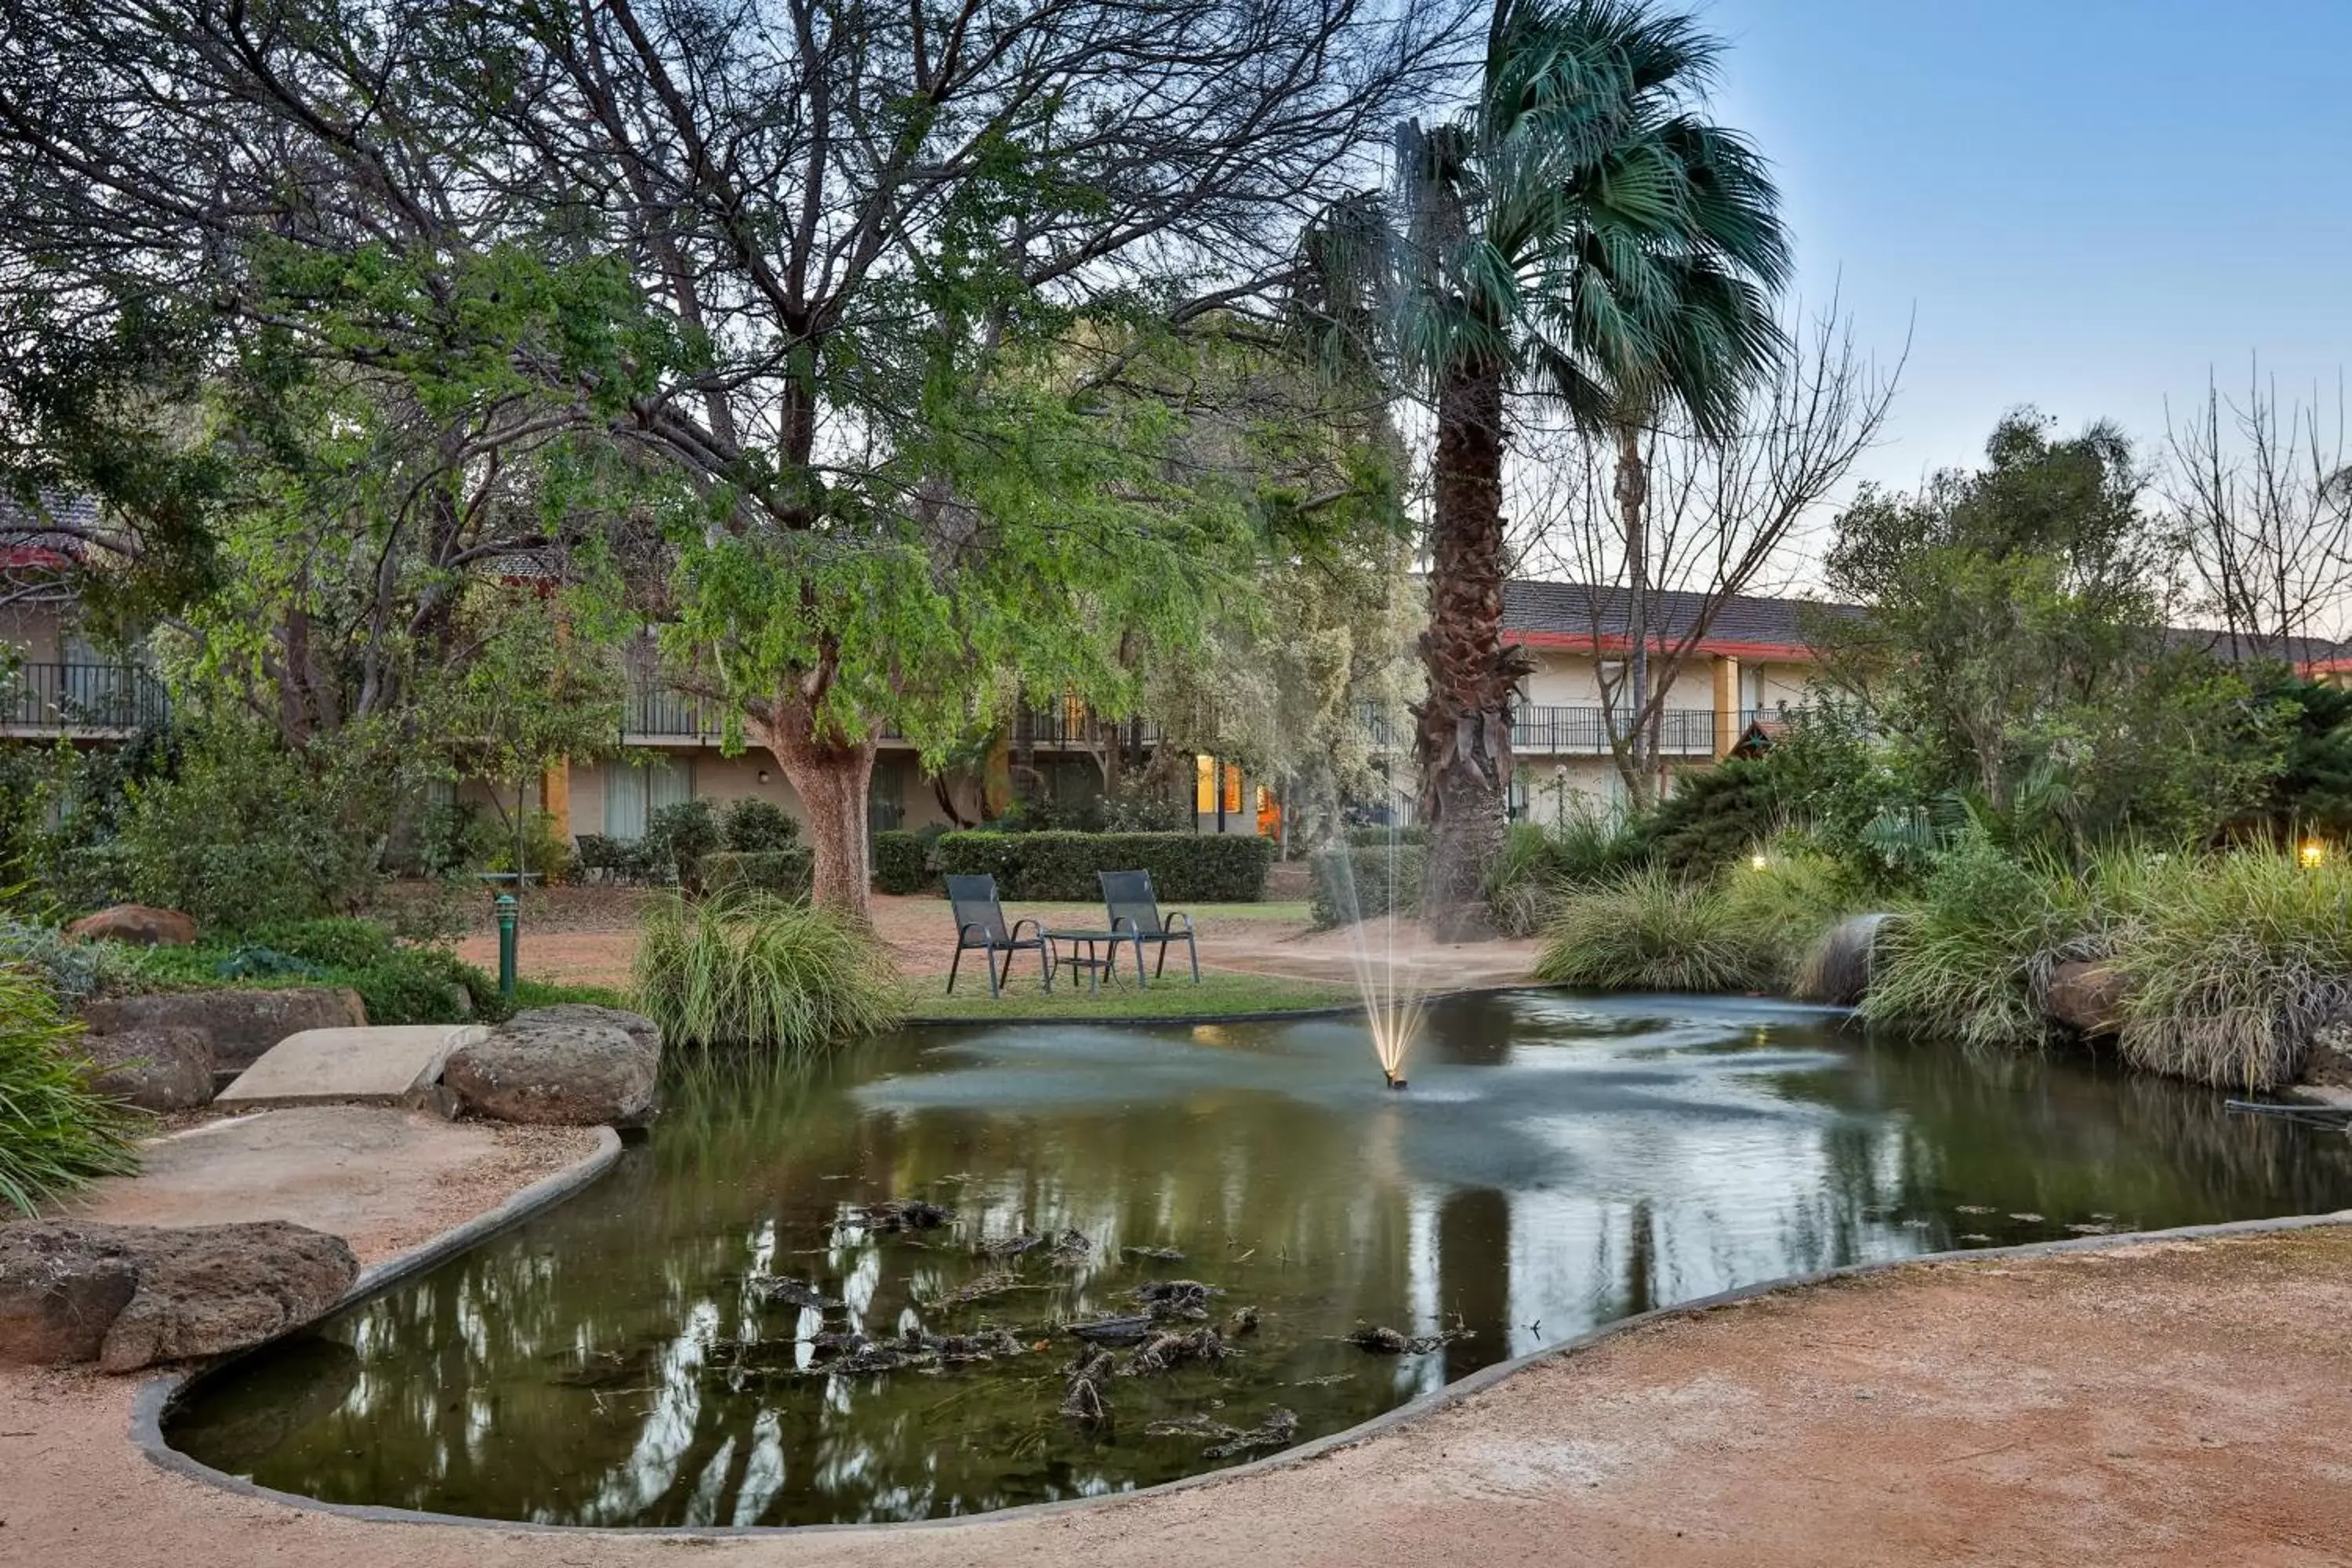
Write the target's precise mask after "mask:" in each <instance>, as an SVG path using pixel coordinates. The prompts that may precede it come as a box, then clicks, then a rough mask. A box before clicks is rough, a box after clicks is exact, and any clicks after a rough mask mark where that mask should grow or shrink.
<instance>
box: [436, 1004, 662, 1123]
mask: <svg viewBox="0 0 2352 1568" xmlns="http://www.w3.org/2000/svg"><path fill="white" fill-rule="evenodd" d="M660 1070H661V1030H660V1029H658V1028H656V1026H654V1023H653V1020H651V1019H650V1018H644V1017H640V1016H638V1015H636V1014H635V1013H624V1012H621V1011H620V1010H619V1009H617V1008H613V1007H592V1006H589V1005H585V1004H582V1003H567V1004H565V1005H562V1006H560V1007H541V1008H538V1009H535V1010H534V1011H531V1012H529V1013H518V1014H516V1015H515V1016H513V1017H512V1018H509V1020H507V1022H506V1023H504V1024H502V1025H500V1026H499V1027H498V1028H496V1029H494V1030H492V1031H491V1032H490V1035H489V1037H488V1038H486V1039H482V1040H478V1041H476V1042H475V1043H473V1044H471V1045H466V1046H460V1047H457V1049H456V1050H454V1051H452V1052H450V1053H449V1059H448V1061H447V1063H446V1065H444V1066H443V1068H442V1069H441V1081H442V1082H443V1083H444V1084H446V1086H448V1088H449V1089H452V1090H454V1091H455V1092H456V1094H457V1104H458V1106H459V1108H460V1109H461V1110H466V1111H468V1112H470V1113H472V1114H474V1115H476V1116H487V1117H489V1118H491V1119H493V1120H495V1121H531V1122H548V1123H554V1124H558V1125H563V1126H575V1127H577V1126H593V1125H594V1124H596V1123H599V1122H607V1123H610V1124H612V1125H614V1126H617V1127H632V1126H636V1125H638V1124H640V1123H642V1122H643V1121H645V1120H646V1118H647V1117H648V1116H650V1115H651V1114H652V1113H653V1107H654V1083H655V1079H656V1078H657V1077H658V1076H659V1073H660Z"/></svg>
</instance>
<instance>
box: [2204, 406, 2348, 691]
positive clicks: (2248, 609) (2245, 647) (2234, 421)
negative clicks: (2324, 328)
mask: <svg viewBox="0 0 2352 1568" xmlns="http://www.w3.org/2000/svg"><path fill="white" fill-rule="evenodd" d="M2158 488H2159V490H2160V492H2161V494H2162V495H2163V497H2164V499H2165V501H2166V504H2167V506H2168V510H2170V512H2171V514H2172V517H2173V521H2175V523H2176V525H2177V526H2178V528H2179V535H2180V541H2181V543H2182V545H2183V547H2184V552H2185V554H2186V557H2187V560H2188V563H2189V571H2190V573H2191V574H2192V576H2193V579H2194V580H2193V583H2192V584H2191V591H2192V592H2193V593H2194V595H2196V600H2195V602H2194V603H2193V604H2192V605H2191V608H2193V609H2195V610H2197V611H2200V612H2201V613H2203V614H2205V615H2208V616H2212V617H2213V618H2215V619H2216V620H2218V621H2219V622H2220V623H2221V630H2222V632H2223V633H2224V635H2226V636H2227V637H2229V639H2230V642H2231V653H2232V654H2233V655H2234V656H2240V657H2243V656H2247V655H2255V656H2260V655H2271V654H2275V655H2277V656H2280V657H2291V646H2292V645H2291V644H2290V643H2289V641H2288V639H2290V638H2297V637H2324V638H2328V639H2334V638H2336V637H2339V636H2340V635H2341V634H2342V633H2343V631H2344V629H2345V626H2346V610H2347V605H2346V597H2347V593H2352V449H2347V446H2346V440H2345V399H2344V390H2343V387H2342V385H2341V384H2338V386H2337V388H2336V400H2335V408H2334V412H2333V415H2332V416H2330V414H2329V411H2328V409H2327V407H2326V405H2325V404H2324V403H2323V402H2322V401H2321V399H2320V397H2319V396H2318V395H2317V393H2316V391H2315V393H2314V395H2313V397H2312V400H2311V402H2310V403H2309V404H2308V405H2305V404H2302V403H2286V404H2283V403H2281V401H2280V399H2279V395H2278V388H2277V385H2276V384H2275V383H2272V382H2265V381H2264V380H2263V377H2262V374H2261V372H2260V370H2259V368H2257V369H2256V370H2255V371H2254V372H2253V374H2252V376H2251V377H2250V382H2249V385H2248V388H2247V392H2246V397H2245V401H2244V402H2242V403H2241V402H2238V401H2237V400H2235V399H2233V398H2225V397H2223V396H2222V395H2221V391H2220V389H2219V388H2218V387H2216V386H2212V385H2210V384H2209V385H2208V386H2207V388H2206V392H2205V401H2204V403H2203V405H2201V406H2200V407H2199V408H2198V409H2197V410H2196V411H2195V413H2194V414H2193V416H2191V417H2190V418H2189V420H2188V421H2187V422H2186V423H2185V424H2179V425H2176V424H2174V423H2173V422H2172V421H2171V419H2170V418H2169V417H2168V418H2167V420H2166V424H2165V451H2164V457H2163V459H2162V463H2161V466H2160V468H2159V476H2158Z"/></svg>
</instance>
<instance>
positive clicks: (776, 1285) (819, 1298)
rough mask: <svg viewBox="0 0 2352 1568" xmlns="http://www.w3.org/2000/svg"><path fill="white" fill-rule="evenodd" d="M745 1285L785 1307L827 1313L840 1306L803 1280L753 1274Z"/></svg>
mask: <svg viewBox="0 0 2352 1568" xmlns="http://www.w3.org/2000/svg"><path fill="white" fill-rule="evenodd" d="M747 1283H748V1284H750V1286H751V1289H754V1290H756V1291H758V1292H759V1293H760V1294H761V1296H763V1297H765V1298H766V1299H767V1300H771V1301H777V1302H781V1303H782V1304H783V1305H784V1306H787V1307H805V1308H808V1309H810V1310H814V1311H818V1312H829V1311H831V1310H833V1309H835V1307H838V1306H840V1305H841V1303H840V1302H838V1301H836V1300H834V1299H833V1298H832V1297H830V1296H827V1295H825V1294H824V1292H823V1291H821V1290H819V1289H817V1288H816V1287H815V1286H814V1285H812V1284H810V1283H809V1282H808V1281H807V1280H805V1279H787V1278H785V1277H783V1276H782V1275H776V1274H754V1275H752V1276H751V1279H749V1280H748V1281H747Z"/></svg>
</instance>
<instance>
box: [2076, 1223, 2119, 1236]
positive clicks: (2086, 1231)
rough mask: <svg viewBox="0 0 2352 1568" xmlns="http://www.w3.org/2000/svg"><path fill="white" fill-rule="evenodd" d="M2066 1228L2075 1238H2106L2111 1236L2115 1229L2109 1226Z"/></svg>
mask: <svg viewBox="0 0 2352 1568" xmlns="http://www.w3.org/2000/svg"><path fill="white" fill-rule="evenodd" d="M2066 1228H2067V1229H2068V1230H2071V1231H2073V1232H2074V1234H2075V1235H2076V1236H2107V1235H2111V1234H2113V1232H2114V1230H2115V1228H2116V1227H2115V1226H2111V1225H2070V1226H2067V1227H2066Z"/></svg>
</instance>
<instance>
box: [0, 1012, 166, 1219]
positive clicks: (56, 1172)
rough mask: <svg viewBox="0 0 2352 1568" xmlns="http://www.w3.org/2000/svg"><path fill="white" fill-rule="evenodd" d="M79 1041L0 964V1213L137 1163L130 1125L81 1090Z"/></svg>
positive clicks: (26, 1208) (27, 1209) (85, 1070)
mask: <svg viewBox="0 0 2352 1568" xmlns="http://www.w3.org/2000/svg"><path fill="white" fill-rule="evenodd" d="M79 1037H80V1031H79V1029H78V1028H76V1027H75V1026H73V1025H72V1024H70V1023H68V1022H67V1021H66V1019H65V1018H64V1017H63V1016H61V1015H60V1014H59V1013H58V1008H57V1004H56V1003H55V1002H54V1001H52V1000H51V999H50V997H49V994H48V992H47V990H46V989H44V988H43V986H42V985H41V984H39V983H38V982H37V981H36V980H35V979H34V978H33V977H32V976H31V975H30V974H28V973H26V972H25V971H23V970H21V969H16V968H10V967H7V966H5V965H0V1207H5V1208H13V1209H16V1210H18V1211H20V1212H22V1213H25V1214H30V1213H32V1212H33V1210H34V1208H35V1207H36V1206H37V1205H39V1204H40V1203H42V1202H43V1201H44V1200H46V1199H48V1198H52V1197H55V1196H57V1195H58V1194H62V1193H67V1192H70V1191H72V1190H73V1189H74V1188H76V1187H79V1186H80V1185H81V1184H83V1183H85V1182H88V1181H89V1180H90V1179H91V1178H93V1177H97V1176H105V1175H111V1174H114V1173H117V1172H121V1171H128V1170H131V1169H132V1168H133V1167H134V1166H135V1165H136V1164H137V1163H138V1162H137V1159H136V1157H135V1155H134V1153H133V1151H132V1146H131V1138H132V1135H133V1132H134V1131H135V1129H136V1128H137V1126H138V1120H137V1118H136V1116H135V1115H134V1113H132V1112H130V1111H127V1110H123V1109H122V1108H121V1106H119V1105H117V1104H116V1103H115V1102H114V1101H112V1100H109V1099H107V1098H106V1097H105V1096H104V1095H101V1094H100V1093H98V1092H97V1091H96V1090H94V1089H91V1088H90V1087H89V1063H88V1062H87V1061H85V1060H84V1059H82V1058H81V1057H80V1055H79V1052H78V1051H77V1050H76V1049H75V1042H76V1041H77V1040H78V1039H79Z"/></svg>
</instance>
